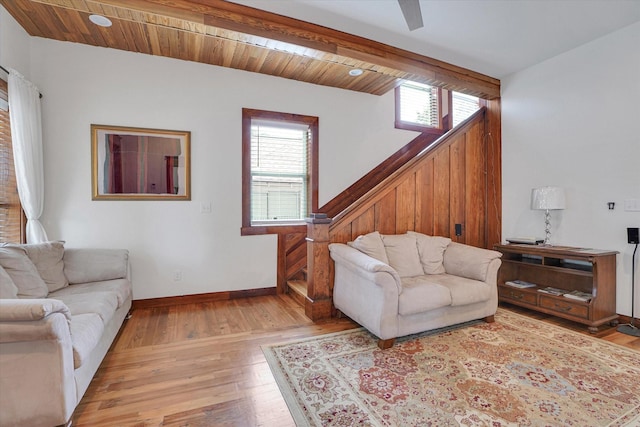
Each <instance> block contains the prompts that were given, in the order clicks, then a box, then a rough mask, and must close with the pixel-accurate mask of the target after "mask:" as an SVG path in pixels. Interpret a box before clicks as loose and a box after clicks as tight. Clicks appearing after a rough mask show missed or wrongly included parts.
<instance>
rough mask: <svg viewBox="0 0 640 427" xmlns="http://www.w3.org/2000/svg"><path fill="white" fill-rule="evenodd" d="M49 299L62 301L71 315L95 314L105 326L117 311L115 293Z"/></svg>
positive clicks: (60, 296) (83, 294)
mask: <svg viewBox="0 0 640 427" xmlns="http://www.w3.org/2000/svg"><path fill="white" fill-rule="evenodd" d="M49 299H57V300H59V301H62V302H63V303H64V304H65V305H66V306H67V307H69V311H70V312H71V315H73V316H75V315H78V314H87V313H96V314H97V315H98V316H100V318H101V319H102V323H104V324H107V323H108V322H109V320H111V318H112V317H113V313H115V311H116V310H117V309H118V295H117V294H116V293H115V292H109V291H107V292H91V293H82V294H68V295H49Z"/></svg>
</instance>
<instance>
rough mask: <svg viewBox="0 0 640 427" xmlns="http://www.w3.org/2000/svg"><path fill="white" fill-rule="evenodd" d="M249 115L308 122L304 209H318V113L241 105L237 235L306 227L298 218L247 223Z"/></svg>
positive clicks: (301, 122) (252, 117) (260, 117)
mask: <svg viewBox="0 0 640 427" xmlns="http://www.w3.org/2000/svg"><path fill="white" fill-rule="evenodd" d="M253 119H262V120H273V121H282V122H289V123H291V122H293V123H300V124H305V125H307V126H309V129H310V130H311V140H310V147H309V164H308V168H309V183H308V194H307V196H308V197H307V203H308V212H309V214H311V213H312V212H316V211H317V210H318V153H319V150H318V145H319V143H318V141H319V135H318V128H319V125H318V121H319V120H318V117H314V116H304V115H300V114H291V113H281V112H276V111H265V110H256V109H251V108H243V109H242V228H241V235H256V234H280V233H282V232H283V231H284V232H286V230H292V231H293V230H298V229H299V228H300V227H301V226H304V227H306V225H305V224H304V222H302V221H291V223H286V224H273V225H262V224H261V225H252V223H251V121H252V120H253Z"/></svg>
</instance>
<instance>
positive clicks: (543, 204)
mask: <svg viewBox="0 0 640 427" xmlns="http://www.w3.org/2000/svg"><path fill="white" fill-rule="evenodd" d="M565 205H566V201H565V196H564V189H562V188H560V187H540V188H534V189H533V190H531V209H539V210H554V209H564V208H565Z"/></svg>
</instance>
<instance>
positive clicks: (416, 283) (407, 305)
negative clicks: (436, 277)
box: [398, 276, 451, 316]
mask: <svg viewBox="0 0 640 427" xmlns="http://www.w3.org/2000/svg"><path fill="white" fill-rule="evenodd" d="M449 305H451V292H450V291H449V288H447V287H446V286H442V285H440V284H439V283H436V282H434V281H432V279H431V276H416V277H406V278H404V279H402V293H401V294H400V296H399V297H398V313H400V314H402V315H405V316H407V315H410V314H416V313H422V312H425V311H429V310H435V309H436V308H440V307H447V306H449Z"/></svg>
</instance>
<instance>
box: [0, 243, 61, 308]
mask: <svg viewBox="0 0 640 427" xmlns="http://www.w3.org/2000/svg"><path fill="white" fill-rule="evenodd" d="M0 265H2V267H3V268H4V269H5V271H6V272H7V273H8V274H9V276H10V277H11V280H13V283H14V284H15V285H16V287H17V288H18V298H44V297H46V296H47V294H48V293H49V289H48V288H47V284H46V283H45V282H44V280H42V278H41V277H40V274H39V273H38V270H37V269H36V266H35V265H34V264H33V262H31V260H30V259H29V257H28V256H27V252H26V251H25V250H24V249H23V248H20V247H17V246H2V247H0Z"/></svg>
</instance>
